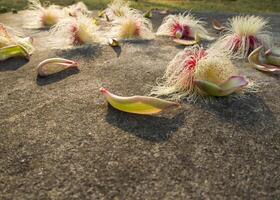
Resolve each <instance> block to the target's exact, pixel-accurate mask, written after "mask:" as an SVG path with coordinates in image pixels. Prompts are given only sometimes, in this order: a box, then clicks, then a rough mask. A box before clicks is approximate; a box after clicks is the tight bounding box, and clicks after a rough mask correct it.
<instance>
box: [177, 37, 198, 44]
mask: <svg viewBox="0 0 280 200" xmlns="http://www.w3.org/2000/svg"><path fill="white" fill-rule="evenodd" d="M173 41H174V42H176V43H177V44H180V45H184V46H192V45H195V44H197V43H198V42H199V41H200V39H199V38H198V37H197V36H196V37H195V39H194V40H182V39H174V40H173Z"/></svg>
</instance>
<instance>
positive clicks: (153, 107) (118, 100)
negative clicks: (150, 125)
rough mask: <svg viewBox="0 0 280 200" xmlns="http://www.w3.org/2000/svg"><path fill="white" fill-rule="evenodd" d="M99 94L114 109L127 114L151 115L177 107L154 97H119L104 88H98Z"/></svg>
mask: <svg viewBox="0 0 280 200" xmlns="http://www.w3.org/2000/svg"><path fill="white" fill-rule="evenodd" d="M100 92H101V94H102V95H103V96H104V97H105V98H106V100H107V101H108V102H109V103H110V104H111V105H112V106H113V107H114V108H116V109H118V110H121V111H123V112H128V113H134V114H142V115H152V114H156V113H159V112H161V111H163V110H165V109H168V108H173V107H178V106H179V104H178V103H174V102H170V101H165V100H162V99H159V98H155V97H146V96H132V97H121V96H117V95H114V94H112V93H110V92H109V91H107V90H106V89H105V88H100Z"/></svg>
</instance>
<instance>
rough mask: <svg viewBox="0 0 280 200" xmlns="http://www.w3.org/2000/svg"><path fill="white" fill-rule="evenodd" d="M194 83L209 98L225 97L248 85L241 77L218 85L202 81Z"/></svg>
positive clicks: (231, 78)
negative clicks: (209, 96)
mask: <svg viewBox="0 0 280 200" xmlns="http://www.w3.org/2000/svg"><path fill="white" fill-rule="evenodd" d="M194 82H195V84H196V85H197V86H198V88H199V89H200V90H201V91H202V92H204V93H206V94H207V95H211V96H227V95H230V94H231V93H233V92H235V91H237V90H239V89H241V88H242V87H244V86H246V85H248V81H247V80H246V79H245V78H244V77H242V76H232V77H230V78H229V79H228V80H227V81H225V82H224V83H222V84H220V85H216V84H214V83H211V82H208V81H203V80H195V81H194Z"/></svg>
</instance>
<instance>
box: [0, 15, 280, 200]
mask: <svg viewBox="0 0 280 200" xmlns="http://www.w3.org/2000/svg"><path fill="white" fill-rule="evenodd" d="M20 16H21V14H18V16H17V15H11V14H5V15H0V21H1V22H4V23H6V24H7V25H10V26H13V27H15V26H17V27H20V26H21V24H22V22H21V21H20V20H18V19H15V18H14V17H19V18H20ZM198 16H200V17H203V18H205V19H207V20H208V21H209V20H210V19H211V18H212V17H218V18H219V19H221V20H222V21H224V19H226V17H228V16H231V15H224V14H217V15H215V14H210V13H209V14H199V13H198ZM162 17H163V16H162V15H155V16H154V18H153V23H154V25H155V27H157V26H158V25H159V24H160V22H161V18H162ZM269 17H270V20H271V23H272V25H273V28H275V29H273V30H274V31H275V32H280V30H279V29H280V26H279V15H274V16H269ZM277 20H278V21H277ZM277 23H278V24H277ZM27 32H29V33H31V32H30V31H27ZM32 34H33V36H34V38H35V41H36V44H37V45H39V43H40V40H42V39H43V38H44V37H45V36H46V35H47V33H46V32H44V31H40V32H37V33H35V32H34V33H33V32H32ZM275 35H276V36H279V34H275ZM276 43H277V42H276ZM178 51H180V48H179V47H177V46H176V45H174V44H173V43H172V42H170V41H168V40H167V39H162V38H161V39H156V40H155V41H151V42H130V43H125V44H123V46H122V48H121V49H115V50H113V49H112V48H111V47H108V46H103V47H102V46H84V47H78V48H75V49H71V50H57V51H51V50H49V49H47V48H45V49H44V50H38V51H37V52H36V53H35V54H34V56H32V58H31V60H30V62H28V63H27V62H24V61H22V60H19V59H13V60H8V61H6V62H2V63H0V93H1V96H0V110H1V113H0V199H134V200H135V199H279V198H280V178H279V177H280V167H279V166H280V125H279V122H280V101H279V95H280V86H279V80H280V76H279V75H269V74H264V73H261V72H258V71H256V70H254V69H252V68H250V67H247V65H246V64H245V65H244V64H241V63H238V67H239V69H240V71H241V73H242V74H245V75H246V76H248V77H249V78H250V79H252V80H254V81H256V82H258V83H259V84H261V87H260V90H259V92H258V93H254V94H250V93H248V94H246V96H245V97H246V98H244V99H242V100H237V99H236V98H234V97H228V98H219V99H214V100H213V101H211V102H210V103H203V102H197V104H189V103H187V102H183V104H182V108H181V109H179V110H176V111H174V112H172V113H168V114H165V115H162V116H137V115H129V114H126V113H122V112H119V111H117V110H114V109H113V108H111V107H108V106H107V104H106V103H105V100H104V99H103V98H102V97H101V96H100V95H99V92H98V89H99V88H100V87H101V86H104V87H106V88H108V89H109V90H110V91H112V92H114V93H116V94H119V95H127V96H128V95H133V94H140V95H143V94H147V93H149V91H150V89H151V86H152V85H154V84H155V82H156V78H157V77H160V76H161V75H162V74H163V72H164V70H165V66H166V65H167V64H168V62H169V61H170V60H171V59H172V58H173V57H174V55H175V54H176V53H177V52H178ZM52 56H63V57H65V58H70V59H73V60H77V61H79V63H80V66H81V70H80V71H79V72H78V71H68V72H64V73H60V74H57V75H54V76H51V77H49V78H45V79H40V78H37V75H36V66H37V64H38V63H39V62H40V61H42V60H43V59H45V58H48V57H52Z"/></svg>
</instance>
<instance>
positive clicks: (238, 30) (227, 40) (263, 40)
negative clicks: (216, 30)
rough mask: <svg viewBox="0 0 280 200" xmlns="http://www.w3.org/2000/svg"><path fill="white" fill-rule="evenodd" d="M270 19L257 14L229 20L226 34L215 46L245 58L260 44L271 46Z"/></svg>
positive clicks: (234, 55) (237, 56)
mask: <svg viewBox="0 0 280 200" xmlns="http://www.w3.org/2000/svg"><path fill="white" fill-rule="evenodd" d="M268 28H269V27H268V21H267V20H265V19H263V18H262V17H257V16H237V17H233V18H232V19H230V20H229V23H228V25H227V27H226V29H225V32H224V33H225V34H224V35H223V36H222V37H221V38H219V39H218V40H217V41H216V42H215V44H214V45H213V48H216V49H219V50H220V51H224V52H225V53H227V54H229V55H231V56H233V57H236V58H245V57H247V56H248V55H249V54H250V53H251V52H252V51H253V50H255V49H256V48H257V47H259V46H265V47H266V48H269V47H270V45H271V33H270V32H269V31H268Z"/></svg>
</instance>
